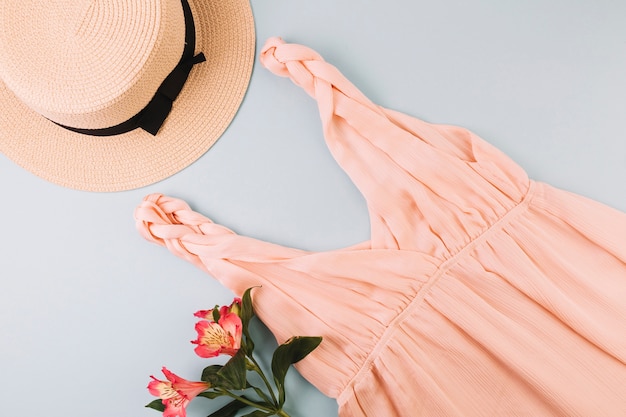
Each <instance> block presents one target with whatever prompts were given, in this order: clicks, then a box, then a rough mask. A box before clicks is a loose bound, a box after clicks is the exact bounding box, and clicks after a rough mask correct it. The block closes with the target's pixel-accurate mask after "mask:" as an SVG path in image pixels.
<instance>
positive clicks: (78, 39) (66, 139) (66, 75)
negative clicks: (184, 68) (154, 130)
mask: <svg viewBox="0 0 626 417" xmlns="http://www.w3.org/2000/svg"><path fill="white" fill-rule="evenodd" d="M36 3H37V4H38V5H39V6H37V4H36ZM50 3H53V5H47V3H45V4H46V6H42V3H41V2H35V1H33V0H19V4H20V6H15V5H16V4H18V2H14V1H8V2H6V3H5V2H3V4H0V53H2V55H3V56H4V57H10V59H3V62H2V63H0V105H1V106H2V111H0V152H2V153H3V154H5V155H6V156H7V157H9V158H10V159H12V160H13V161H14V162H15V163H17V164H18V165H20V166H22V167H23V168H25V169H27V170H29V171H31V172H33V173H34V174H36V175H37V176H39V177H41V178H43V179H45V180H48V181H50V182H53V183H56V184H59V185H62V186H65V187H69V188H74V189H80V190H88V191H99V192H110V191H121V190H128V189H133V188H138V187H142V186H145V185H148V184H152V183H155V182H157V181H160V180H162V179H164V178H167V177H169V176H171V175H173V174H175V173H176V172H179V171H180V170H182V169H183V168H185V167H187V166H188V165H190V164H191V163H193V162H194V161H195V160H197V159H198V158H199V157H200V156H202V155H203V154H204V153H205V152H206V151H207V150H208V149H209V148H210V147H211V146H212V145H213V144H214V143H215V141H216V140H217V139H218V138H219V137H220V136H221V135H222V133H223V132H224V131H225V130H226V128H227V127H228V125H229V124H230V122H231V121H232V119H233V117H234V116H235V114H236V112H237V110H238V108H239V106H240V104H241V102H242V100H243V97H244V95H245V92H246V89H247V87H248V83H249V79H250V75H251V72H252V66H253V62H254V49H255V33H254V20H253V16H252V10H251V7H250V4H249V2H248V0H220V1H207V0H189V4H190V7H191V9H192V12H193V17H194V23H195V27H196V52H203V53H204V54H205V56H206V58H207V61H206V62H203V63H201V64H199V65H195V66H194V68H193V69H192V71H191V74H190V76H189V78H188V80H187V82H186V84H185V86H184V88H183V90H182V91H181V93H180V95H179V96H178V98H177V99H176V101H175V102H174V105H173V109H172V111H171V113H170V115H169V116H168V118H167V120H166V121H165V123H164V125H163V126H162V127H161V130H160V131H159V132H158V134H157V135H156V136H152V135H150V134H148V133H146V132H144V131H143V130H141V129H135V130H133V131H131V132H129V133H126V134H121V135H117V136H109V137H96V136H89V135H84V134H80V133H74V132H71V131H69V130H67V129H64V128H62V127H60V126H58V125H56V124H55V123H53V122H52V121H50V120H55V121H57V122H60V123H65V124H68V125H72V126H76V127H86V128H101V127H107V126H111V125H114V124H116V123H120V122H122V121H124V120H126V119H127V118H129V117H130V116H132V115H134V114H136V113H137V112H138V111H139V110H140V109H141V108H142V107H143V106H144V105H145V104H146V103H147V101H149V98H150V97H151V96H152V94H154V91H155V90H156V88H157V87H158V85H159V84H160V82H161V81H162V80H163V78H164V77H165V76H166V75H167V74H168V73H169V71H171V69H172V68H173V67H174V66H175V65H176V63H177V61H178V59H180V55H181V52H182V48H183V43H184V20H183V17H182V8H181V6H180V4H181V3H180V1H179V0H161V1H156V0H155V1H151V2H135V1H128V0H100V1H74V0H73V1H71V2H68V1H65V0H63V1H56V2H50ZM65 3H67V4H65ZM61 10H65V12H63V13H61V12H60V11H61ZM70 16H74V17H75V16H78V17H79V18H80V19H76V18H70ZM29 21H30V22H31V23H32V24H30V23H29V24H27V25H25V24H24V22H29ZM37 22H40V24H37ZM42 22H49V23H47V24H46V25H42V24H41V23H42ZM55 25H56V26H55ZM42 26H46V27H45V28H43V27H42ZM181 26H182V30H181ZM44 30H45V31H46V32H45V35H46V36H48V37H50V34H52V35H54V36H57V38H54V36H53V38H52V40H50V39H47V40H44V32H43V31H44ZM18 36H19V37H20V38H16V37H18ZM85 52H86V53H85ZM81 53H82V54H81ZM61 56H64V57H65V58H63V59H59V57H61ZM146 67H149V68H150V69H151V70H152V73H151V74H149V75H146V74H145V68H146ZM154 68H156V70H154ZM79 70H82V72H79ZM20 77H23V78H24V79H21V78H20ZM49 119H50V120H49Z"/></svg>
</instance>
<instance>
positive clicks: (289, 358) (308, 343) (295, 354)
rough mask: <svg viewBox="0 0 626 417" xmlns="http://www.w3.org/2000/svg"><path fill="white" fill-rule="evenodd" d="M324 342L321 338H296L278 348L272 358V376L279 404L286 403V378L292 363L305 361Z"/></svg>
mask: <svg viewBox="0 0 626 417" xmlns="http://www.w3.org/2000/svg"><path fill="white" fill-rule="evenodd" d="M321 342H322V338H321V337H310V336H296V337H292V338H291V339H289V340H287V341H286V342H285V343H283V344H282V345H280V346H278V348H276V350H275V351H274V356H273V357H272V374H273V375H274V381H275V382H276V387H277V388H278V395H279V404H280V406H282V405H283V404H284V403H285V387H284V384H285V376H286V375H287V371H288V370H289V366H290V365H291V364H292V363H296V362H299V361H301V360H302V359H304V358H305V357H306V356H307V355H308V354H309V353H311V352H313V350H315V348H316V347H318V346H319V344H320V343H321Z"/></svg>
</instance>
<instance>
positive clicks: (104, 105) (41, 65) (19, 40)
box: [0, 0, 185, 129]
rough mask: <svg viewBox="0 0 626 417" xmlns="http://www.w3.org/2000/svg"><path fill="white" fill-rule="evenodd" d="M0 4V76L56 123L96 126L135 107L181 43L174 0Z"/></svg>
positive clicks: (176, 55) (17, 1) (147, 97)
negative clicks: (0, 57)
mask: <svg viewBox="0 0 626 417" xmlns="http://www.w3.org/2000/svg"><path fill="white" fill-rule="evenodd" d="M3 3H4V4H2V5H0V10H1V11H2V13H0V56H2V60H1V61H0V77H1V78H2V80H3V82H4V83H5V84H6V85H7V86H8V87H9V88H10V89H11V90H12V91H13V93H14V94H15V95H16V96H17V97H18V98H19V99H20V100H21V101H23V102H24V103H25V104H27V105H28V106H29V107H30V108H32V109H33V110H35V111H37V112H38V113H40V114H41V115H43V116H45V117H47V118H48V119H50V120H52V121H54V122H57V123H59V124H62V125H67V126H72V127H78V128H88V129H98V128H105V127H108V126H113V125H116V124H119V123H121V122H123V121H125V120H127V119H129V118H130V117H132V116H133V115H135V114H136V113H137V112H139V111H140V110H141V109H142V108H143V107H144V106H145V105H146V104H147V103H148V102H149V101H150V99H151V98H152V96H153V95H154V93H155V91H156V90H157V88H158V87H159V85H160V84H161V82H162V81H163V79H164V78H165V77H166V76H167V75H168V74H169V72H170V71H171V70H172V69H173V68H174V67H175V66H176V64H177V63H178V61H179V60H180V57H181V55H182V51H183V48H184V43H185V20H184V16H183V10H182V6H181V2H180V0H151V1H137V0H48V1H43V2H42V1H39V0H15V1H7V2H3Z"/></svg>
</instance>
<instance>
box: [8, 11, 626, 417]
mask: <svg viewBox="0 0 626 417" xmlns="http://www.w3.org/2000/svg"><path fill="white" fill-rule="evenodd" d="M207 1H208V0H207ZM252 5H253V10H254V14H255V18H256V25H257V34H258V45H257V51H258V50H259V49H260V48H261V46H262V45H263V43H264V41H265V39H266V38H268V37H270V36H282V37H283V38H284V39H285V40H287V41H289V42H297V43H303V44H305V45H308V46H310V47H312V48H314V49H316V50H317V51H318V52H320V53H321V54H322V55H323V56H324V57H325V58H326V60H327V61H329V62H331V63H333V64H335V65H336V66H337V67H338V68H339V69H340V70H341V71H342V72H343V73H344V74H345V75H346V76H347V77H348V78H350V79H351V80H352V81H353V82H354V83H355V84H356V85H357V87H359V88H360V89H361V90H362V91H363V92H364V93H365V94H366V95H368V96H369V97H370V98H371V99H372V100H374V101H375V102H377V103H379V104H381V105H383V106H385V107H391V108H394V109H396V110H401V111H404V112H406V113H409V114H411V115H413V116H416V117H420V118H423V119H425V120H427V121H430V122H437V123H447V124H457V125H462V126H465V127H468V128H470V129H472V130H473V131H474V132H476V133H477V134H478V135H480V136H481V137H483V138H485V139H486V140H488V141H490V142H491V143H493V144H495V145H496V146H498V147H499V148H500V149H502V150H503V151H505V152H506V153H508V154H509V155H510V156H511V157H512V158H513V159H514V160H516V161H517V162H518V163H519V164H520V165H522V166H523V167H524V168H526V170H527V171H528V172H529V175H530V176H531V177H532V178H534V179H536V180H541V181H545V182H549V183H551V184H553V185H556V186H559V187H561V188H565V189H567V190H570V191H574V192H577V193H579V194H583V195H585V196H588V197H590V198H593V199H596V200H599V201H601V202H604V203H606V204H608V205H611V206H613V207H615V208H617V209H619V210H622V211H625V210H626V185H625V184H626V183H625V181H624V180H625V179H626V127H625V125H624V115H625V114H626V76H625V74H626V25H624V17H625V16H626V3H624V2H623V1H620V0H614V1H610V0H601V1H594V2H589V1H581V0H575V1H572V0H567V1H566V0H552V1H545V0H533V1H525V2H519V1H518V2H513V1H495V0H469V1H468V0H463V1H461V0H456V1H455V0H440V1H437V2H433V1H431V2H416V1H409V0H388V1H372V0H359V1H356V0H354V1H349V0H340V1H338V0H318V1H309V2H304V1H294V0H253V1H252ZM37 139H38V138H32V140H37ZM372 169H375V167H372ZM442 169H445V167H442ZM0 191H1V193H2V194H1V195H2V197H0V199H1V201H2V202H1V203H0V218H2V225H1V226H0V227H1V229H0V230H1V237H2V239H1V240H0V250H1V252H0V253H1V255H0V276H1V279H2V291H0V370H1V371H2V376H1V382H0V384H1V388H0V404H2V405H1V408H0V409H1V410H2V411H0V415H3V416H46V417H67V416H70V417H74V416H89V417H109V416H111V415H116V416H128V417H130V416H134V417H137V416H147V417H149V416H157V415H159V414H158V413H156V412H154V411H152V410H148V409H144V408H143V405H144V404H146V403H148V402H149V401H151V400H152V397H150V396H149V395H148V393H147V390H146V389H145V387H146V385H147V383H148V376H149V375H150V374H155V375H158V374H159V371H160V368H161V366H163V365H166V366H167V367H168V368H170V369H171V370H173V371H175V372H177V373H179V374H180V375H181V376H184V377H187V378H189V379H195V378H196V377H199V373H200V370H201V369H202V367H204V366H205V365H207V362H206V361H205V360H201V359H199V358H197V357H195V355H194V354H193V352H192V346H191V345H190V344H189V340H191V339H192V338H193V337H194V336H195V333H194V331H193V324H194V322H195V320H194V318H193V317H192V313H193V312H194V311H196V310H198V309H201V308H206V307H211V306H213V305H214V304H216V303H226V302H229V301H230V298H231V296H232V295H231V294H230V293H229V291H227V290H226V289H224V288H223V287H221V286H220V285H219V284H217V283H216V282H215V281H213V280H212V279H211V278H210V277H209V276H207V275H206V274H204V273H203V272H201V271H199V270H197V269H196V268H195V267H193V266H192V265H190V264H188V263H186V262H184V261H182V260H180V259H178V258H176V257H175V256H173V255H171V254H170V253H169V252H167V251H166V250H164V249H163V248H161V247H157V246H155V245H152V244H149V243H147V242H146V241H144V240H143V239H142V238H141V237H140V236H139V235H138V233H137V232H136V231H135V227H134V222H133V210H134V208H135V206H136V205H137V204H138V203H139V202H140V201H141V199H142V198H143V196H144V195H146V194H148V193H151V192H161V193H164V194H169V195H172V196H175V197H179V198H183V199H186V200H187V201H188V202H189V203H190V204H191V205H192V207H193V208H194V209H196V210H198V211H201V212H202V213H204V214H206V215H208V216H209V217H211V218H212V219H214V220H215V221H217V222H219V223H222V224H224V225H226V226H228V227H230V228H232V229H234V230H235V231H237V232H238V233H241V234H244V235H249V236H252V237H256V238H260V239H263V240H267V241H271V242H276V243H280V244H284V245H288V246H295V247H299V248H304V249H309V250H326V249H332V248H337V247H341V246H346V245H350V244H353V243H356V242H359V241H362V240H365V239H367V238H368V235H369V230H368V216H367V211H366V207H365V201H364V200H363V198H362V197H361V196H360V195H359V193H358V192H357V190H356V188H355V187H354V186H353V185H352V184H351V183H350V181H349V179H348V177H347V176H346V175H345V174H344V173H343V171H341V169H340V168H339V167H338V166H337V165H336V163H335V162H334V160H333V159H332V157H331V156H330V154H329V152H328V150H327V149H326V147H325V144H324V141H323V138H322V132H321V128H320V124H319V118H318V114H317V110H316V105H315V102H314V101H313V100H312V99H310V98H309V97H308V96H307V95H306V94H305V93H304V92H303V91H302V90H301V89H300V88H298V87H296V86H294V85H293V84H292V83H291V82H289V81H288V80H286V79H283V78H279V77H276V76H274V75H272V74H270V73H269V72H268V71H266V70H265V69H263V68H262V67H261V66H260V65H258V64H257V65H256V66H255V69H254V73H253V77H252V81H251V84H250V89H249V91H248V94H247V96H246V99H245V101H244V103H243V106H242V107H241V109H240V112H239V113H238V115H237V117H236V118H235V120H234V122H233V124H232V125H231V127H230V128H229V129H228V131H227V132H226V133H225V135H224V136H223V137H222V138H221V139H220V140H219V141H218V143H217V144H216V145H215V146H214V147H213V148H212V149H211V150H210V151H209V152H208V153H207V154H205V155H204V156H203V157H202V158H200V159H199V160H198V161H197V162H196V163H194V164H193V165H191V166H190V167H189V168H187V169H185V170H184V171H182V172H180V173H179V174H176V175H175V176H173V177H171V178H169V179H167V180H165V181H162V182H160V183H158V184H155V185H152V186H149V187H146V188H143V189H139V190H134V191H128V192H121V193H110V194H96V193H87V192H79V191H73V190H69V189H64V188H60V187H58V186H56V185H52V184H49V183H46V182H44V181H42V180H40V179H38V178H37V177H35V176H33V175H32V174H30V173H28V172H26V171H24V170H22V169H20V168H18V167H17V166H16V165H14V164H13V163H12V162H10V161H9V160H8V159H7V158H5V157H4V156H3V155H0ZM277 314H280V311H277ZM257 331H258V332H259V337H260V338H261V339H259V340H258V342H259V343H260V344H261V345H262V346H261V349H260V350H261V352H262V353H263V354H264V357H263V358H262V362H264V363H267V361H268V360H269V354H270V351H271V350H272V349H273V341H272V340H271V337H270V335H269V333H267V331H266V330H264V329H263V328H261V327H259V328H258V330H257ZM288 379H289V384H290V385H289V390H290V393H289V395H290V397H289V402H288V411H290V412H291V415H292V417H314V416H315V417H319V416H323V417H333V416H336V415H337V406H336V404H335V402H334V400H332V399H328V398H325V397H324V396H323V395H321V394H320V393H319V392H317V391H316V390H315V389H314V388H313V387H311V386H310V385H308V384H307V383H306V382H305V381H304V380H303V379H302V378H300V377H299V376H298V375H297V374H296V373H295V372H293V371H292V372H291V373H290V374H289V378H288ZM407 383H410V381H407ZM201 401H202V400H198V403H197V404H196V403H192V405H191V406H190V408H189V414H188V415H189V416H190V417H199V416H206V415H207V414H209V412H208V411H207V410H208V409H205V408H203V407H202V406H205V405H209V403H208V402H201ZM406 416H411V417H413V415H412V413H411V411H410V410H407V413H406ZM376 417H386V416H376Z"/></svg>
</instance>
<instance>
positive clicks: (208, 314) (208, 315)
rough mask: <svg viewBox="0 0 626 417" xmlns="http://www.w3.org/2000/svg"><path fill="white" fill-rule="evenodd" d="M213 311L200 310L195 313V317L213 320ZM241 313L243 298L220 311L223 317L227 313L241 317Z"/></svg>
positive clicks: (221, 308)
mask: <svg viewBox="0 0 626 417" xmlns="http://www.w3.org/2000/svg"><path fill="white" fill-rule="evenodd" d="M216 308H217V307H216ZM213 310H215V309H213ZM213 310H199V311H196V312H195V313H194V316H196V317H199V318H201V319H205V320H213ZM240 312H241V298H239V297H236V298H235V299H234V300H233V302H232V303H231V304H230V305H229V306H222V307H220V309H219V313H220V316H223V315H225V314H226V313H234V314H236V315H239V313H240Z"/></svg>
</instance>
